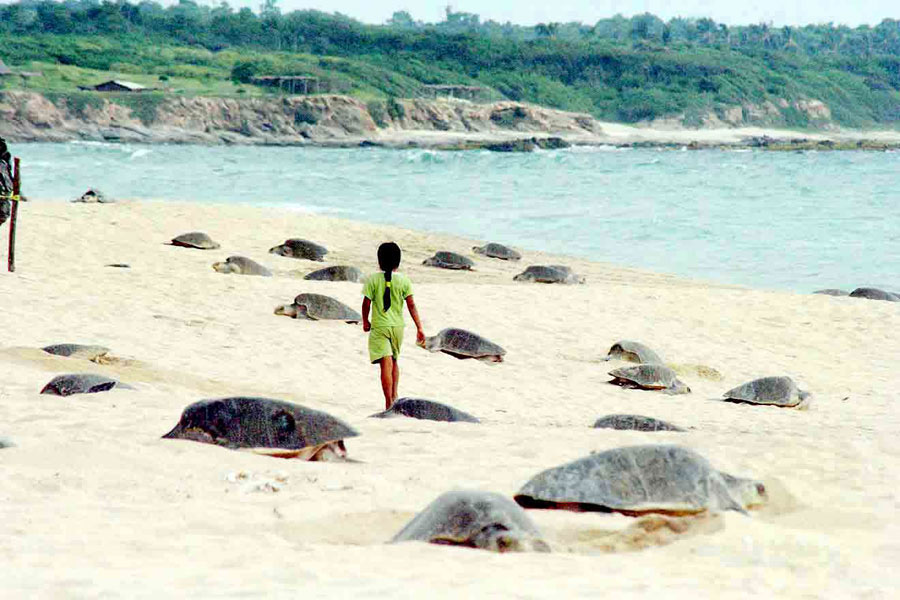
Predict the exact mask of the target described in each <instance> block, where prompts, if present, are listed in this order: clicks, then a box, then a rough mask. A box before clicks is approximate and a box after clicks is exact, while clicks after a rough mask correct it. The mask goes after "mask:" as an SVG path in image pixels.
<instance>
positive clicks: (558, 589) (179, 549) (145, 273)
mask: <svg viewBox="0 0 900 600" xmlns="http://www.w3.org/2000/svg"><path fill="white" fill-rule="evenodd" d="M197 229H200V230H203V231H206V232H208V233H209V234H210V235H211V236H212V237H213V238H214V239H216V240H218V241H219V242H221V244H222V248H221V249H220V250H215V251H198V250H189V249H184V248H176V247H172V246H168V245H164V244H163V242H166V241H168V240H169V239H171V238H172V237H173V236H175V235H177V234H179V233H183V232H187V231H192V230H197ZM287 237H305V238H309V239H312V240H315V241H318V242H320V243H323V244H324V245H326V246H327V247H328V248H329V249H330V251H331V252H330V254H329V255H328V259H329V264H340V263H350V264H355V265H358V266H360V267H361V268H363V269H364V270H366V271H370V270H374V268H375V265H374V254H375V248H376V246H377V244H378V243H379V242H381V241H383V240H385V239H395V240H396V241H397V242H398V243H400V245H401V246H402V247H403V248H404V251H405V255H404V264H403V270H405V271H406V272H407V273H408V274H409V275H410V276H411V277H412V280H413V282H414V286H415V297H416V301H417V304H418V306H419V309H420V311H421V314H422V317H423V320H424V322H425V325H426V329H427V331H428V333H430V334H432V333H436V332H437V331H438V330H439V329H441V328H443V327H447V326H459V327H464V328H468V329H471V330H474V331H476V332H479V333H481V334H482V335H484V336H486V337H488V338H490V339H491V340H493V341H495V342H497V343H499V344H501V345H502V346H504V347H505V348H506V349H507V351H508V354H507V361H506V362H505V363H503V364H500V365H494V366H491V365H486V364H483V363H480V362H476V361H458V360H455V359H453V358H451V357H449V356H445V355H443V354H429V353H427V352H425V351H423V350H420V349H418V348H416V347H415V346H414V345H413V344H412V343H411V340H412V339H413V335H414V329H412V328H411V325H410V329H408V330H407V340H408V342H407V345H406V347H405V348H404V353H403V358H402V361H401V364H402V369H403V375H402V379H401V395H412V396H424V397H428V398H432V399H435V400H439V401H443V402H446V403H448V404H451V405H453V406H455V407H457V408H460V409H462V410H465V411H467V412H470V413H472V414H475V415H476V416H478V417H480V418H481V419H482V420H483V423H482V424H480V425H472V424H445V423H434V422H428V421H416V420H411V419H409V420H406V419H404V420H398V419H394V420H378V419H367V418H366V416H367V415H369V414H371V413H373V412H376V411H377V410H379V409H380V406H381V403H382V400H381V397H380V391H379V388H378V382H377V378H376V374H377V370H376V368H375V367H373V366H370V365H369V364H367V360H366V343H365V340H366V338H365V335H364V334H363V332H362V329H361V328H360V327H358V326H352V325H346V324H343V323H323V322H319V323H316V322H311V321H299V320H297V321H295V320H290V319H287V318H285V317H278V316H275V315H273V314H272V311H273V309H274V308H275V306H277V305H279V304H282V303H285V302H288V301H290V300H291V299H292V298H293V297H294V296H295V295H296V294H298V293H300V292H302V291H316V292H321V293H326V294H330V295H333V296H335V297H337V298H339V299H341V300H343V301H345V302H347V303H349V304H351V305H353V306H357V305H358V303H359V300H360V288H359V286H358V285H356V284H349V283H327V282H307V281H303V280H302V275H304V274H305V273H307V272H309V271H311V270H313V269H314V268H317V267H320V266H322V265H320V264H318V263H310V262H308V261H299V260H294V259H288V258H283V257H279V256H274V255H270V254H267V253H266V251H267V249H268V248H269V247H270V246H272V245H275V244H277V243H280V242H281V241H283V240H284V239H285V238H287ZM18 242H19V244H18V262H17V266H18V270H17V272H16V273H15V274H7V273H5V272H3V273H0V305H2V310H0V329H2V331H3V332H4V342H3V347H2V348H0V369H2V371H0V372H2V383H0V436H5V437H7V438H9V439H11V440H12V441H13V442H14V443H15V444H16V447H13V448H7V449H3V450H0V496H2V498H0V563H2V565H3V569H2V570H3V575H2V578H0V596H2V597H4V598H19V597H45V598H46V597H53V598H66V597H73V598H76V597H77V598H84V597H129V598H134V597H137V598H144V597H148V598H149V597H152V598H160V597H173V596H175V597H195V598H196V597H218V596H228V597H297V596H298V594H310V593H312V594H314V596H313V597H316V598H325V597H327V598H344V597H357V598H372V597H383V598H406V597H426V596H427V597H462V596H463V595H471V596H472V597H480V598H484V597H488V596H490V597H510V598H551V597H552V598H566V597H598V596H600V595H601V594H602V596H603V597H609V598H647V597H665V598H714V597H735V598H742V597H746V598H754V599H757V600H758V599H760V598H771V597H791V598H801V597H802V598H829V599H834V598H851V597H852V598H892V597H896V594H897V591H898V584H897V581H898V575H897V573H896V570H895V567H896V565H897V564H898V561H900V542H898V539H900V528H898V526H897V524H896V523H895V521H896V517H897V512H898V483H897V482H898V473H900V466H898V465H900V441H898V440H900V416H898V414H900V412H898V409H897V406H896V400H897V398H898V394H897V388H898V384H900V376H898V373H897V357H898V355H900V338H898V336H897V331H898V327H900V305H897V304H892V303H888V302H874V301H864V300H856V299H851V298H831V297H824V296H813V295H799V294H788V293H775V292H762V291H754V290H747V289H740V288H736V287H728V286H720V285H710V284H706V283H704V282H693V281H686V280H681V279H677V278H674V277H668V276H662V275H656V274H652V273H645V272H641V271H636V270H629V269H622V268H617V267H614V266H611V265H603V264H597V263H588V262H585V261H579V260H571V259H561V258H558V257H557V258H556V259H555V260H556V261H563V260H564V261H565V262H566V263H567V264H570V265H572V266H573V267H574V268H575V270H576V271H578V272H580V273H582V274H583V275H585V276H586V277H587V279H588V284H587V285H584V286H573V287H556V286H544V285H529V284H516V283H513V282H512V281H511V279H512V275H513V274H514V273H516V272H518V271H520V270H521V269H522V268H523V267H524V266H525V265H527V264H535V263H537V264H539V263H542V262H547V261H549V260H550V258H549V257H547V256H541V255H536V254H534V253H529V254H528V255H526V257H525V259H524V260H523V261H522V263H523V264H506V263H503V262H500V261H491V260H488V259H485V258H476V261H477V263H478V271H477V272H473V273H457V272H450V271H443V270H438V269H431V268H427V267H422V266H421V265H420V263H421V261H422V259H423V258H425V257H426V256H427V255H429V254H430V253H432V252H433V251H434V250H437V249H449V250H456V251H461V252H469V248H470V247H471V246H472V242H471V241H467V240H462V239H458V238H451V237H447V236H438V235H430V234H424V233H417V232H412V231H406V230H400V229H394V228H388V227H378V226H373V225H366V224H359V223H352V222H344V221H339V220H334V219H328V218H322V217H313V216H307V215H303V214H298V213H291V212H286V211H284V210H281V209H271V208H268V209H261V208H250V207H233V206H209V205H207V206H202V205H200V206H198V205H188V204H169V203H123V204H116V205H106V206H90V205H71V204H41V203H38V202H32V203H30V204H27V205H24V206H23V207H22V211H21V221H20V229H19V239H18ZM0 243H2V247H3V248H5V244H6V233H5V228H4V231H3V233H2V235H0ZM469 253H470V252H469ZM231 254H243V255H246V256H249V257H251V258H253V259H255V260H257V261H259V262H261V263H263V264H265V265H266V266H268V267H270V268H271V269H272V270H273V271H274V272H275V275H276V276H275V277H272V278H257V277H246V276H236V275H222V274H218V273H216V272H214V271H213V270H212V269H211V268H210V265H211V263H212V262H214V261H217V260H222V259H224V258H225V257H226V256H229V255H231ZM3 256H4V260H3V262H4V263H5V252H4V254H3ZM113 262H126V263H130V264H131V266H132V268H131V269H114V268H109V267H105V266H104V265H105V264H107V263H113ZM760 268H763V266H761V267H760ZM620 338H630V339H637V340H641V341H644V342H645V343H647V344H650V345H651V346H652V347H654V348H655V349H656V350H657V351H658V352H659V353H660V354H662V355H663V357H664V358H666V359H667V360H669V361H672V362H677V363H692V364H700V365H706V366H709V367H712V368H715V369H717V370H718V371H720V372H721V373H722V374H723V376H724V378H723V380H722V381H710V380H708V379H703V378H701V377H699V376H697V375H691V374H689V373H688V374H686V375H684V376H683V379H684V380H685V381H686V382H687V383H688V384H689V385H690V386H691V387H692V389H693V393H692V394H691V395H688V396H674V397H673V396H665V395H660V394H657V393H653V392H641V391H633V390H623V389H620V388H617V387H614V386H611V385H608V384H607V383H606V382H607V381H608V379H609V377H608V376H607V371H608V369H609V367H610V365H609V364H608V363H603V362H599V361H598V359H599V358H600V357H601V356H603V355H605V352H606V350H607V348H608V347H609V345H610V344H611V343H612V342H614V341H616V340H617V339H620ZM61 342H80V343H95V344H103V345H106V346H109V347H110V348H111V349H112V351H113V354H114V355H116V356H117V357H120V358H121V359H123V360H122V362H121V363H120V364H117V365H106V366H104V365H96V364H93V363H90V362H86V361H82V360H77V359H65V358H58V357H52V356H49V355H46V354H44V353H42V352H40V351H39V350H37V349H38V348H40V347H41V346H44V345H47V344H52V343H61ZM85 371H88V372H98V373H106V374H111V375H114V376H117V377H119V378H121V379H122V380H125V381H128V382H130V383H132V384H134V385H135V386H136V387H137V388H138V389H137V390H136V391H127V390H113V391H111V392H108V393H102V394H93V395H77V396H71V397H68V398H60V397H56V396H46V395H44V396H42V395H39V394H38V391H39V390H40V389H41V387H42V386H43V385H44V384H45V383H46V382H47V381H48V380H49V379H50V378H52V377H53V376H54V375H56V374H60V373H64V372H85ZM770 374H788V375H791V376H793V377H794V378H795V379H796V380H797V381H798V382H799V383H800V384H801V387H803V388H806V389H809V390H811V391H812V392H813V394H814V401H813V404H812V406H811V408H810V409H809V410H808V411H796V410H790V409H777V408H764V407H751V406H744V405H733V404H726V403H722V402H718V401H716V400H715V399H716V398H717V397H719V396H720V395H721V393H722V392H723V391H725V390H727V389H729V388H730V387H732V386H734V385H737V384H739V383H742V382H744V381H746V380H749V379H752V378H754V377H758V376H763V375H770ZM237 394H253V395H262V396H270V397H277V398H282V399H286V400H291V401H295V402H298V403H301V404H304V405H307V406H310V407H314V408H318V409H322V410H325V411H328V412H330V413H332V414H334V415H336V416H339V417H341V418H343V419H345V420H346V421H348V422H349V423H350V424H352V425H353V426H354V427H355V428H357V429H358V430H359V431H360V433H361V435H360V436H359V437H357V438H352V439H349V440H348V442H347V446H348V449H349V453H350V456H351V457H353V458H355V459H358V460H360V461H362V462H361V463H359V464H335V463H307V462H301V461H295V460H281V459H275V458H270V457H265V456H259V455H254V454H250V453H244V452H235V451H230V450H226V449H223V448H219V447H215V446H210V445H204V444H198V443H194V442H188V441H173V440H161V439H160V436H161V435H162V434H164V433H165V432H166V431H168V430H169V429H170V428H171V427H172V426H174V424H175V423H176V422H177V420H178V417H179V415H180V413H181V410H182V409H183V408H184V407H185V406H186V405H187V404H189V403H191V402H194V401H196V400H199V399H202V398H209V397H215V396H219V395H237ZM614 412H633V413H640V414H646V415H650V416H654V417H658V418H662V419H666V420H669V421H672V422H674V423H676V424H679V425H682V426H685V427H692V428H693V429H691V430H690V431H689V432H687V433H668V432H667V433H655V434H650V433H639V432H622V431H611V430H593V429H591V428H590V425H591V424H592V423H593V421H594V420H595V419H596V418H598V417H600V416H602V415H605V414H609V413H614ZM652 442H664V443H679V444H683V445H685V446H688V447H691V448H694V449H696V450H697V451H699V452H701V453H702V454H704V455H705V456H707V457H708V458H709V459H710V460H711V461H712V463H713V464H714V465H716V466H717V467H719V468H721V469H722V470H725V471H728V472H730V473H732V474H735V475H739V476H750V477H756V478H759V479H761V480H762V481H764V482H765V483H766V485H767V486H768V488H769V490H770V494H771V496H772V500H771V503H770V505H769V507H768V508H766V509H764V510H761V511H757V512H754V513H753V514H752V515H751V516H749V517H748V516H744V515H740V514H737V513H727V514H722V515H719V516H717V517H714V518H708V519H699V520H697V522H696V523H695V524H694V525H692V526H689V527H688V531H687V532H685V533H682V534H675V533H667V532H666V531H665V530H662V531H658V532H656V533H654V534H651V535H646V536H631V537H629V536H628V535H627V532H626V533H622V530H623V529H624V528H626V527H627V526H628V525H629V524H631V523H633V522H634V519H632V518H629V517H624V516H609V515H602V514H575V513H564V512H559V511H532V512H530V514H531V515H532V517H533V518H534V520H535V522H536V523H537V524H538V526H539V527H541V529H542V530H543V531H544V534H545V536H546V538H547V539H548V541H549V542H550V544H551V546H552V547H553V549H554V553H552V554H549V555H542V554H518V555H509V554H507V555H495V554H491V553H488V552H483V551H476V550H470V549H460V548H449V547H438V546H428V545H425V544H421V543H408V544H402V545H385V544H384V542H385V541H386V540H388V539H389V538H390V537H391V536H392V535H393V534H394V533H396V531H398V530H399V529H400V528H401V527H402V525H403V524H404V523H405V522H406V521H407V520H408V519H409V518H411V517H412V516H413V515H414V514H415V513H416V512H417V511H418V510H419V509H421V508H422V507H424V506H425V505H426V504H427V503H428V502H430V501H431V500H432V499H433V498H435V497H436V496H437V495H438V494H440V493H441V492H444V491H446V490H449V489H453V488H459V487H463V488H478V489H485V490H493V491H497V492H501V493H504V494H513V493H515V491H516V490H517V489H518V488H519V486H521V485H522V484H523V483H524V482H525V481H527V480H528V479H529V478H530V477H531V476H532V475H534V474H535V473H537V472H538V471H540V470H542V469H544V468H547V467H551V466H555V465H558V464H560V463H562V462H565V461H569V460H572V459H575V458H578V457H581V456H584V455H586V454H587V453H589V452H591V451H593V450H603V449H607V448H612V447H616V446H621V445H629V444H637V443H652ZM274 488H278V491H271V490H272V489H274ZM640 546H648V547H645V548H643V549H640V550H633V551H628V550H629V548H632V547H640ZM610 549H616V550H619V551H617V552H609V551H608V550H610ZM651 594H652V595H651Z"/></svg>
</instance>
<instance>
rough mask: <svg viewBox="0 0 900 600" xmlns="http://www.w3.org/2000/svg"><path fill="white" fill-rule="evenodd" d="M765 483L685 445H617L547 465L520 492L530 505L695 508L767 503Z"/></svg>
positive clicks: (637, 510)
mask: <svg viewBox="0 0 900 600" xmlns="http://www.w3.org/2000/svg"><path fill="white" fill-rule="evenodd" d="M765 500H766V489H765V486H763V484H762V483H760V482H758V481H753V480H750V479H741V478H738V477H734V476H732V475H729V474H727V473H723V472H721V471H717V470H716V469H714V468H713V467H712V465H710V464H709V461H707V460H706V459H705V458H703V457H702V456H700V455H699V454H697V453H696V452H694V451H693V450H690V449H688V448H683V447H681V446H674V445H646V446H627V447H624V448H614V449H612V450H606V451H605V452H598V453H596V454H591V455H590V456H586V457H584V458H580V459H578V460H575V461H572V462H570V463H566V464H564V465H561V466H559V467H554V468H552V469H547V470H546V471H543V472H541V473H538V474H537V475H535V476H534V477H532V478H531V480H530V481H528V483H526V484H525V485H524V486H522V489H520V490H519V492H518V493H517V494H516V495H515V501H516V502H518V503H519V504H520V505H521V506H523V507H525V508H561V509H566V510H575V511H601V512H611V511H615V512H621V513H625V514H628V515H639V514H643V513H666V514H675V515H681V514H692V513H699V512H704V511H713V512H715V511H721V510H737V511H741V512H744V511H745V509H747V508H752V507H755V506H759V505H761V504H763V503H764V502H765Z"/></svg>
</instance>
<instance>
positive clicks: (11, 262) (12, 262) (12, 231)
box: [6, 157, 22, 273]
mask: <svg viewBox="0 0 900 600" xmlns="http://www.w3.org/2000/svg"><path fill="white" fill-rule="evenodd" d="M13 164H14V165H15V166H14V170H13V189H12V195H13V200H12V201H11V202H10V204H12V207H11V209H12V210H11V213H10V219H9V253H8V254H7V260H6V268H7V269H8V270H9V272H10V273H12V272H13V271H15V270H16V217H17V216H18V215H19V196H20V194H21V190H22V173H21V170H22V167H21V166H20V165H19V159H18V157H17V158H14V159H13Z"/></svg>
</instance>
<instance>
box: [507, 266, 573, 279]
mask: <svg viewBox="0 0 900 600" xmlns="http://www.w3.org/2000/svg"><path fill="white" fill-rule="evenodd" d="M513 281H533V282H535V283H567V284H573V283H584V278H583V277H580V276H578V275H576V274H575V273H573V272H572V269H570V268H569V267H566V266H563V265H531V266H530V267H528V268H526V269H525V270H524V271H522V272H521V273H519V274H518V275H516V276H515V277H513Z"/></svg>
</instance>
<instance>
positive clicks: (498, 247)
mask: <svg viewBox="0 0 900 600" xmlns="http://www.w3.org/2000/svg"><path fill="white" fill-rule="evenodd" d="M472 251H473V252H475V254H482V255H484V256H488V257H490V258H499V259H500V260H519V259H520V258H522V255H521V254H519V253H518V252H516V251H515V250H513V249H512V248H510V247H508V246H504V245H503V244H497V243H495V242H490V243H487V244H485V245H484V246H473V247H472Z"/></svg>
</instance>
